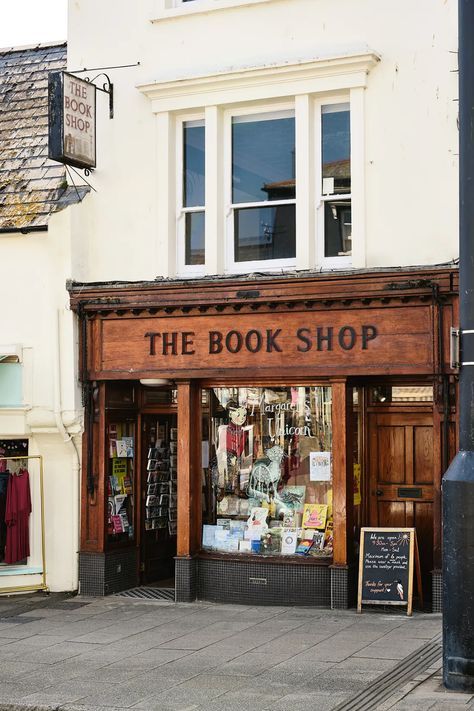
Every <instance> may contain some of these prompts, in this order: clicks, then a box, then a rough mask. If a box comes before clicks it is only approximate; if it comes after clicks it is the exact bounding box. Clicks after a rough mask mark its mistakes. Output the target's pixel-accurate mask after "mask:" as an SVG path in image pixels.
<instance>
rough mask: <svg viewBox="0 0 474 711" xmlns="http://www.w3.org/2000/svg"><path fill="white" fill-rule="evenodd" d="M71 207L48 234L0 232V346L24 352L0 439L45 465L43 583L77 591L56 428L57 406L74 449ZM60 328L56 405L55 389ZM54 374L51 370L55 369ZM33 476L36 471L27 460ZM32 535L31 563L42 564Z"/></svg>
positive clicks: (65, 461)
mask: <svg viewBox="0 0 474 711" xmlns="http://www.w3.org/2000/svg"><path fill="white" fill-rule="evenodd" d="M70 220H71V209H66V210H64V211H63V212H60V213H57V214H56V215H54V216H53V217H52V218H51V219H50V223H49V229H48V231H47V232H37V233H30V234H28V235H21V234H3V235H2V236H1V238H0V253H1V261H2V279H1V281H0V300H1V302H2V303H3V304H4V305H8V308H4V309H3V310H2V343H14V344H19V345H21V346H22V347H23V397H24V403H23V406H22V407H19V408H9V409H2V408H0V439H9V438H14V437H25V438H28V440H29V453H30V454H32V455H37V454H40V455H42V457H43V462H44V494H45V498H44V505H45V538H46V570H47V584H48V586H49V587H50V589H51V590H52V591H59V590H75V589H77V551H78V541H77V537H78V517H79V513H78V512H79V494H78V471H77V463H76V466H75V463H74V457H73V450H72V445H71V444H68V443H66V442H65V441H64V438H63V436H62V434H61V433H60V432H59V430H58V427H57V420H56V416H55V409H58V407H60V409H61V411H62V415H63V420H64V422H65V423H66V425H67V427H68V429H69V432H70V433H71V434H74V435H76V437H75V440H74V441H75V444H76V447H77V448H78V449H79V450H80V439H81V438H80V435H81V432H82V407H81V400H80V393H79V391H78V388H77V373H76V370H77V365H76V361H77V349H76V343H75V327H74V318H73V314H72V312H71V311H70V310H69V305H68V302H69V299H68V293H67V291H66V286H65V285H66V279H67V278H68V277H69V276H70V275H71V270H72V265H71V247H70V244H71V238H70V232H71V230H70ZM58 329H59V347H60V382H61V388H60V392H61V402H60V403H59V402H58V397H57V395H56V396H55V392H57V387H56V385H55V365H56V363H57V353H58V351H57V348H58ZM56 372H57V371H56ZM30 472H31V477H35V482H33V483H32V488H33V487H34V485H35V483H36V481H37V479H38V475H39V469H38V465H37V462H34V463H31V466H30ZM39 515H40V512H39V499H36V500H35V502H34V507H33V515H32V517H31V519H30V528H35V531H36V534H38V530H39V529H37V525H38V522H39ZM37 539H38V535H36V536H35V542H34V545H33V549H32V556H31V558H30V560H29V566H32V567H36V566H39V565H41V555H40V553H39V550H40V549H39V548H38V541H37ZM39 582H40V576H38V575H31V576H30V575H17V576H11V575H5V574H2V575H1V576H0V593H1V591H2V588H9V587H12V586H14V585H30V584H36V583H39Z"/></svg>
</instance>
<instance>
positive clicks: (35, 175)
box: [0, 42, 85, 231]
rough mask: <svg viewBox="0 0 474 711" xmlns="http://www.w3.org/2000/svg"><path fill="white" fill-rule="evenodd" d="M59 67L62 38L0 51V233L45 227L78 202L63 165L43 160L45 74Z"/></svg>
mask: <svg viewBox="0 0 474 711" xmlns="http://www.w3.org/2000/svg"><path fill="white" fill-rule="evenodd" d="M65 68H66V43H65V42H63V43H54V44H48V45H37V46H34V47H22V48H17V49H15V48H12V49H3V50H1V49H0V230H2V231H5V230H9V229H11V230H15V231H16V230H18V229H20V230H25V231H28V229H31V228H32V227H34V228H37V227H43V226H46V225H47V223H48V218H49V216H50V215H51V213H53V212H56V211H57V210H60V209H63V208H64V207H66V206H67V205H70V204H72V203H74V202H77V201H78V192H77V191H76V189H75V188H74V187H71V186H68V185H67V181H66V170H65V168H64V166H63V165H61V164H60V163H57V162H55V161H51V160H49V159H48V73H49V72H51V71H58V70H61V69H65ZM78 190H79V195H80V197H81V198H82V197H83V195H84V194H85V190H84V188H83V187H79V188H78Z"/></svg>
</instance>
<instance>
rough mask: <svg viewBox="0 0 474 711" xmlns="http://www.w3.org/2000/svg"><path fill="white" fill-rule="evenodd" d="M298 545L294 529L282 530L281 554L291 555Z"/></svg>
mask: <svg viewBox="0 0 474 711" xmlns="http://www.w3.org/2000/svg"><path fill="white" fill-rule="evenodd" d="M297 544H298V535H297V531H296V529H295V528H284V529H283V533H282V536H281V554H282V555H293V554H294V553H295V551H296V546H297Z"/></svg>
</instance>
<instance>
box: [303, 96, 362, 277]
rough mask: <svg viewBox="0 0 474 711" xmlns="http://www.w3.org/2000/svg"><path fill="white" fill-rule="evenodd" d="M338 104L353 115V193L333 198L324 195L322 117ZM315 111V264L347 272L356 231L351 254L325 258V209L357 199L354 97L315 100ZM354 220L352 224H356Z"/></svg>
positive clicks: (337, 195) (351, 138) (318, 98)
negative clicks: (335, 203) (330, 204)
mask: <svg viewBox="0 0 474 711" xmlns="http://www.w3.org/2000/svg"><path fill="white" fill-rule="evenodd" d="M335 104H347V105H348V107H349V115H350V131H349V133H350V144H351V150H350V161H351V191H350V193H334V194H331V195H326V194H324V193H323V160H322V158H323V153H322V116H323V107H324V106H333V105H335ZM314 105H315V111H314V132H315V141H314V148H315V150H314V156H313V160H314V165H315V176H316V180H315V184H316V195H315V199H316V262H317V264H316V265H317V266H320V267H322V268H323V269H324V270H326V269H348V268H352V266H353V255H354V239H353V229H352V230H351V254H350V255H344V256H342V255H341V256H338V257H335V256H332V257H327V256H326V254H325V236H326V235H325V218H324V208H325V203H326V202H339V201H341V202H342V201H343V200H349V201H350V203H351V210H352V203H353V199H354V187H353V179H354V176H353V160H354V155H353V143H354V135H353V121H352V114H353V105H352V101H351V96H350V94H348V93H345V94H342V93H341V94H337V95H333V96H332V95H321V96H318V97H317V98H315V99H314ZM353 219H354V218H353V217H352V223H353Z"/></svg>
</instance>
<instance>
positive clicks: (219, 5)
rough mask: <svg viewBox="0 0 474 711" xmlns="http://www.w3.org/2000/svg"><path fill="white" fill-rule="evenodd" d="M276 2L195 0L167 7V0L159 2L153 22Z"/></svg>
mask: <svg viewBox="0 0 474 711" xmlns="http://www.w3.org/2000/svg"><path fill="white" fill-rule="evenodd" d="M269 2H275V0H202V1H200V0H195V2H189V3H187V2H186V3H183V4H182V5H180V6H179V7H167V6H166V5H167V3H166V0H165V2H163V0H162V1H161V2H160V3H159V10H158V12H156V13H155V16H154V17H153V18H151V20H150V22H151V23H152V24H154V23H156V22H162V21H163V20H171V19H173V18H179V17H188V16H189V15H200V14H203V13H206V12H219V11H222V10H229V9H230V8H234V7H242V6H245V5H262V4H263V3H269Z"/></svg>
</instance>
